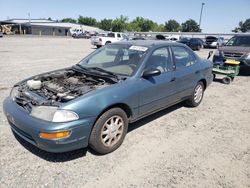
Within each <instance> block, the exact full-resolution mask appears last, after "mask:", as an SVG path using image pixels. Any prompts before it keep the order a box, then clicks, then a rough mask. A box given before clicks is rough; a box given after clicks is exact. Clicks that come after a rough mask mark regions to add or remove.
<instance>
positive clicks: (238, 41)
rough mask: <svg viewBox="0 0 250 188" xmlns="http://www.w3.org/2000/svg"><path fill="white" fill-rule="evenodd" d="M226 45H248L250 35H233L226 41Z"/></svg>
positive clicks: (249, 43) (249, 44)
mask: <svg viewBox="0 0 250 188" xmlns="http://www.w3.org/2000/svg"><path fill="white" fill-rule="evenodd" d="M226 46H242V47H250V36H234V37H233V38H231V39H230V40H229V41H228V42H227V43H226Z"/></svg>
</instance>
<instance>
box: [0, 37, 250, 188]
mask: <svg viewBox="0 0 250 188" xmlns="http://www.w3.org/2000/svg"><path fill="white" fill-rule="evenodd" d="M0 42H1V43H0V57H1V59H0V70H1V81H0V97H1V100H0V104H1V106H2V101H3V99H4V98H5V97H6V96H8V95H9V91H10V88H11V86H12V85H13V84H14V83H15V82H17V81H19V80H22V79H24V78H27V77H29V76H32V75H35V74H38V73H41V72H46V71H50V70H54V69H57V68H63V67H67V66H71V65H72V64H74V63H76V62H78V61H79V60H81V58H82V57H84V56H85V55H87V54H89V53H90V52H91V51H93V50H95V49H94V48H93V47H92V46H91V45H90V41H89V40H74V39H72V38H50V37H48V38H46V37H42V38H39V37H4V38H3V39H1V41H0ZM208 51H209V50H201V51H200V52H197V53H198V54H199V55H200V56H202V57H206V56H207V53H208ZM249 85H250V77H249V76H238V77H236V79H235V81H234V82H233V83H232V84H230V85H223V84H221V83H218V82H214V83H213V84H212V85H211V86H210V87H209V88H208V90H207V91H206V92H205V96H204V99H203V102H202V103H201V105H200V106H199V107H198V108H186V107H183V106H182V105H175V106H174V107H171V108H169V109H167V110H164V111H161V112H159V113H157V114H154V115H152V116H150V117H148V118H145V119H143V120H141V121H139V122H137V123H134V124H132V125H130V129H129V133H128V134H127V136H126V139H125V141H124V143H123V144H122V146H121V147H120V148H119V149H118V150H116V151H115V152H113V153H111V154H108V155H105V156H98V155H96V154H95V153H94V152H92V151H88V150H85V149H83V150H78V151H74V152H69V153H66V154H51V153H47V152H43V151H41V150H38V149H37V148H35V147H32V146H31V145H29V144H27V143H26V142H24V141H22V140H20V139H19V141H20V142H21V144H22V145H21V144H20V143H19V142H18V141H17V140H16V139H15V138H14V136H13V134H12V133H11V131H10V128H9V126H8V123H7V121H6V119H5V117H4V115H3V112H2V108H1V109H0V116H1V124H0V144H1V146H0V151H1V152H0V154H1V155H0V166H1V170H0V182H1V185H3V186H4V187H6V186H8V187H15V186H16V185H17V184H18V185H19V186H20V187H34V186H37V185H38V186H48V187H52V186H53V187H54V186H60V187H68V186H71V187H83V186H86V187H153V186H155V187H171V186H173V187H176V186H182V187H187V186H189V187H195V186H198V187H248V186H250V183H249V177H250V165H249V164H250V128H249V115H250V107H249V104H250V98H249V95H250V88H249Z"/></svg>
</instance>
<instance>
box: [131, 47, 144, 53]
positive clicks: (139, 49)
mask: <svg viewBox="0 0 250 188" xmlns="http://www.w3.org/2000/svg"><path fill="white" fill-rule="evenodd" d="M129 49H130V50H136V51H142V52H146V51H147V50H148V48H147V47H144V46H130V48H129Z"/></svg>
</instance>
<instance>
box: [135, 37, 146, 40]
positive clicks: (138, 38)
mask: <svg viewBox="0 0 250 188" xmlns="http://www.w3.org/2000/svg"><path fill="white" fill-rule="evenodd" d="M131 40H146V39H145V38H144V37H134V38H132V39H131Z"/></svg>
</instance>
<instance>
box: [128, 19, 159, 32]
mask: <svg viewBox="0 0 250 188" xmlns="http://www.w3.org/2000/svg"><path fill="white" fill-rule="evenodd" d="M128 28H129V29H128V30H130V31H142V32H148V31H152V30H154V29H155V28H157V23H155V22H153V21H152V20H149V19H145V18H143V17H136V18H135V19H134V20H133V21H132V22H130V23H129V26H128Z"/></svg>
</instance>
